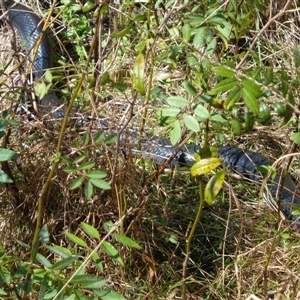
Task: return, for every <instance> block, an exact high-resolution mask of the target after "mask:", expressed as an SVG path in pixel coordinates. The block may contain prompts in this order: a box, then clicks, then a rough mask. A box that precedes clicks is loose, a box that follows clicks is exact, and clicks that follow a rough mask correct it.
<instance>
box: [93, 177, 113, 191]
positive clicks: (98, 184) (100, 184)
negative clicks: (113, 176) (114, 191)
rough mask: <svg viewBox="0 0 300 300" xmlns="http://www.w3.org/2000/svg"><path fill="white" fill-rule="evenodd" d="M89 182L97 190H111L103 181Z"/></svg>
mask: <svg viewBox="0 0 300 300" xmlns="http://www.w3.org/2000/svg"><path fill="white" fill-rule="evenodd" d="M90 182H91V183H92V184H93V185H94V186H96V187H98V188H99V189H102V190H110V189H111V186H110V185H109V184H108V183H107V182H106V181H104V180H101V179H90Z"/></svg>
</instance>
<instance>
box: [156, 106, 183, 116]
mask: <svg viewBox="0 0 300 300" xmlns="http://www.w3.org/2000/svg"><path fill="white" fill-rule="evenodd" d="M160 111H161V115H162V117H177V115H178V114H179V113H180V109H179V108H177V107H164V108H162V109H161V110H160Z"/></svg>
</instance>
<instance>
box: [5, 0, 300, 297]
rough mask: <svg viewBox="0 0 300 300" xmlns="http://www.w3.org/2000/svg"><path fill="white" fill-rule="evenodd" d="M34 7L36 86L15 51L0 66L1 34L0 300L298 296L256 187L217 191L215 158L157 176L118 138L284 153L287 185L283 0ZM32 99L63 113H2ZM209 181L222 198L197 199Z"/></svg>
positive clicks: (289, 144)
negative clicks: (40, 25) (43, 68)
mask: <svg viewBox="0 0 300 300" xmlns="http://www.w3.org/2000/svg"><path fill="white" fill-rule="evenodd" d="M34 9H35V11H36V12H37V13H39V14H41V11H42V12H43V16H44V19H45V20H47V22H46V27H47V30H49V31H50V32H52V34H50V36H51V43H52V46H53V50H54V51H53V52H54V62H55V64H54V66H53V68H51V70H49V71H48V72H47V73H46V75H45V78H44V79H43V80H40V79H39V80H36V82H35V84H34V86H35V88H34V89H33V86H32V85H30V84H28V81H27V78H28V76H27V75H28V74H26V71H25V70H27V68H26V67H24V68H23V69H19V70H17V71H16V70H13V69H14V66H16V65H17V61H18V59H16V57H17V56H22V53H19V52H17V53H15V55H14V56H13V59H7V57H8V52H7V51H11V49H10V50H8V49H7V48H8V47H7V45H8V40H9V41H10V40H12V39H14V38H12V37H11V35H10V34H9V31H8V32H7V29H3V34H2V37H1V50H2V51H1V56H0V57H1V74H2V76H1V90H0V95H1V100H2V102H1V103H2V111H3V113H2V115H1V122H0V137H1V141H2V146H1V149H0V151H2V152H0V158H1V162H2V170H3V171H2V173H1V174H0V181H1V182H3V184H2V186H1V191H0V195H1V196H0V199H1V201H0V205H1V213H0V221H1V222H0V226H1V236H0V238H1V241H2V243H1V247H0V262H1V263H0V295H1V297H3V298H4V299H104V300H108V299H116V300H118V299H216V300H217V299H218V300H219V299H220V300H221V299H272V298H273V299H298V298H299V292H298V291H299V275H298V274H299V254H298V253H299V247H300V244H299V241H298V237H299V234H298V233H297V232H295V231H294V230H293V228H292V226H290V224H289V223H288V222H286V221H284V220H282V219H281V218H280V216H279V214H278V213H276V212H274V211H271V210H270V209H269V208H267V207H266V205H265V203H264V202H263V201H262V200H261V199H260V198H261V197H260V196H259V195H260V188H261V187H260V185H261V184H259V183H258V182H248V181H246V180H244V179H242V178H232V177H229V176H226V180H225V181H224V182H223V180H222V179H220V178H222V176H223V175H225V173H223V172H222V171H219V169H220V167H219V169H218V170H217V173H216V175H215V173H214V169H215V166H216V167H218V159H217V158H214V159H215V160H213V162H214V163H215V164H216V165H215V166H212V164H213V163H212V164H210V165H209V168H210V171H213V172H206V171H203V169H201V167H200V166H199V164H198V165H197V166H198V167H197V168H194V169H192V175H196V176H191V172H190V168H188V167H183V168H170V167H168V164H167V163H166V165H165V166H164V167H163V168H162V167H161V166H156V165H155V163H153V162H152V161H151V160H144V159H143V158H142V156H137V155H136V151H138V150H139V147H140V145H135V146H134V147H133V146H132V145H130V140H129V139H128V141H127V144H126V143H120V142H119V141H118V136H119V134H120V133H122V132H123V133H126V132H135V133H136V134H137V135H138V136H140V137H141V138H143V137H149V135H148V134H150V135H155V136H159V137H161V138H165V139H167V140H170V141H171V143H173V144H180V143H181V142H183V141H184V142H185V144H186V145H188V144H192V145H194V144H195V145H199V146H201V147H203V148H204V147H207V146H216V147H217V146H219V145H232V146H239V147H243V148H245V149H251V150H253V151H257V152H259V153H261V154H263V155H264V156H267V157H268V158H270V160H271V161H273V160H275V159H277V158H278V157H279V156H280V155H282V153H284V152H285V151H287V153H293V154H294V155H293V156H294V158H295V159H294V162H293V164H290V162H287V163H286V165H287V166H288V167H287V168H288V171H289V172H290V173H292V174H293V176H294V177H295V179H297V177H298V175H299V174H298V172H297V168H296V167H295V166H298V164H299V162H298V159H297V151H298V146H297V145H298V144H299V141H300V138H299V133H298V132H297V131H298V127H299V124H298V114H299V101H298V98H299V86H300V73H299V71H298V68H299V65H300V55H299V53H300V50H299V47H298V40H299V34H300V33H299V21H298V20H299V12H298V7H297V3H296V1H287V2H286V4H285V5H282V3H281V2H280V3H279V2H277V1H260V0H254V1H252V2H249V1H247V3H245V1H231V0H228V1H225V2H224V1H202V2H201V3H198V2H196V1H169V2H165V1H149V2H143V1H123V2H120V3H118V4H117V2H114V3H112V2H111V3H106V2H102V3H100V4H98V3H97V2H94V1H86V2H85V3H83V2H79V1H66V0H64V1H53V2H46V1H45V2H44V3H43V8H42V10H41V7H36V6H35V5H34ZM17 44H18V43H17ZM32 90H34V91H35V94H36V95H41V94H42V93H48V90H51V91H53V92H55V93H56V96H57V97H58V98H59V99H60V100H61V103H62V104H63V105H64V107H65V109H66V108H67V107H69V109H70V117H68V116H65V118H64V121H63V120H51V119H49V118H48V119H47V118H46V117H45V116H41V115H39V114H36V113H35V112H34V109H30V115H29V116H28V115H20V114H18V113H16V106H18V105H20V103H21V101H22V99H23V97H24V96H23V95H24V93H25V92H28V91H32ZM26 95H30V93H27V94H26ZM83 115H85V118H87V117H86V115H88V116H89V122H82V121H80V120H82V116H83ZM78 119H79V121H76V120H78ZM80 122H81V123H80ZM99 124H101V126H99ZM82 125H83V126H82ZM128 135H129V136H130V134H128ZM166 159H167V158H166ZM209 159H211V158H209ZM200 162H201V161H200ZM198 163H199V162H198ZM198 175H199V176H198ZM214 176H219V177H214ZM211 177H213V178H217V179H218V180H217V184H216V185H217V188H218V192H219V188H221V187H223V189H222V190H221V191H220V193H219V195H218V196H217V193H213V195H212V196H210V198H209V199H208V197H207V194H205V197H206V198H205V197H204V191H205V187H207V182H208V181H209V179H210V178H211ZM204 202H206V203H204ZM197 215H198V216H199V220H198V219H197V218H196V216H197Z"/></svg>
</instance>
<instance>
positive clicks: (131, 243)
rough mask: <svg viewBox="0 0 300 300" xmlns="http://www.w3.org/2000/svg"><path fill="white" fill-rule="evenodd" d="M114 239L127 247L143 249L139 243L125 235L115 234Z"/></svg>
mask: <svg viewBox="0 0 300 300" xmlns="http://www.w3.org/2000/svg"><path fill="white" fill-rule="evenodd" d="M113 237H114V238H115V239H116V240H117V241H118V242H120V243H121V244H123V245H126V246H128V247H130V248H136V249H142V247H141V246H140V245H139V244H138V243H136V242H135V241H134V240H132V239H131V238H129V237H127V236H125V235H122V234H118V233H114V234H113Z"/></svg>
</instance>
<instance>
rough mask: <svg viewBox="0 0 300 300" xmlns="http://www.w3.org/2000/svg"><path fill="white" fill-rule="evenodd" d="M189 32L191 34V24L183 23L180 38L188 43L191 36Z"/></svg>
mask: <svg viewBox="0 0 300 300" xmlns="http://www.w3.org/2000/svg"><path fill="white" fill-rule="evenodd" d="M191 34H192V29H191V26H190V25H189V24H184V25H183V26H182V39H183V40H184V41H186V42H187V43H188V42H189V40H190V38H191Z"/></svg>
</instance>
